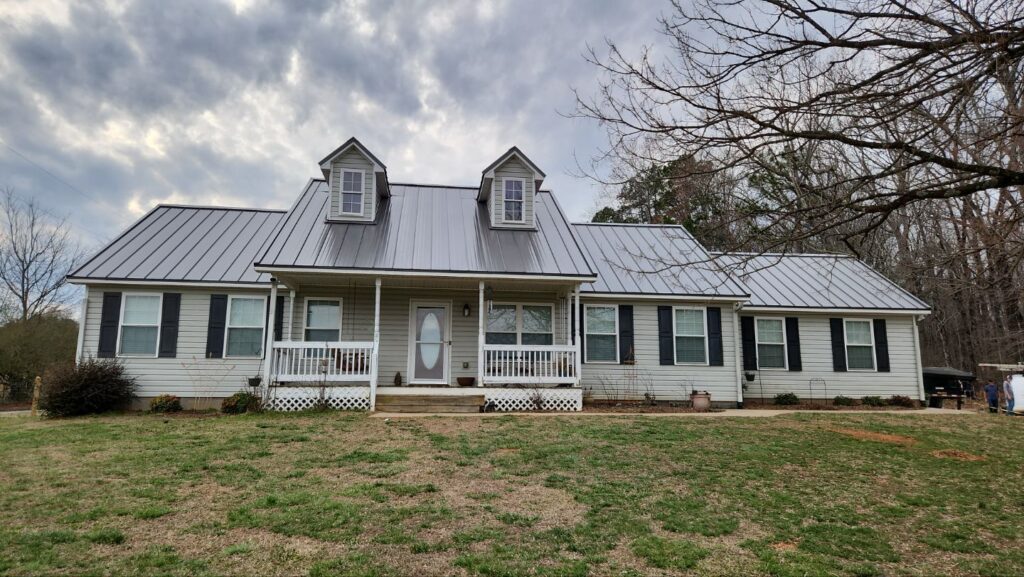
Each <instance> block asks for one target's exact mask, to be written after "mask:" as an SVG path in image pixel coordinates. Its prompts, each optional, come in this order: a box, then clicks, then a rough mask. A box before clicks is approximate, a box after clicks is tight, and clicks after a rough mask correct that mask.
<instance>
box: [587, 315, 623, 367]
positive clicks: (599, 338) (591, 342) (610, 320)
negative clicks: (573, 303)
mask: <svg viewBox="0 0 1024 577" xmlns="http://www.w3.org/2000/svg"><path fill="white" fill-rule="evenodd" d="M583 311H584V315H583V331H584V335H585V336H584V338H585V339H586V342H585V345H586V346H585V347H584V352H585V353H586V362H588V363H617V362H619V307H618V306H600V305H583Z"/></svg>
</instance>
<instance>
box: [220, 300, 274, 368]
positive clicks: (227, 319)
mask: <svg viewBox="0 0 1024 577" xmlns="http://www.w3.org/2000/svg"><path fill="white" fill-rule="evenodd" d="M235 299H259V300H260V301H262V302H263V310H264V311H266V310H267V297H265V296H260V295H228V308H227V311H225V313H224V355H223V357H224V358H225V359H262V358H263V354H264V353H265V352H266V351H264V350H263V349H265V348H266V345H265V342H266V338H267V332H266V331H267V318H266V312H264V318H263V322H262V323H261V324H260V326H259V329H260V352H259V354H257V355H229V354H228V335H229V334H231V329H232V328H236V329H254V328H256V327H255V326H241V327H232V326H231V301H233V300H235Z"/></svg>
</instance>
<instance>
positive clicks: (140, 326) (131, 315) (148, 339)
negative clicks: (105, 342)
mask: <svg viewBox="0 0 1024 577" xmlns="http://www.w3.org/2000/svg"><path fill="white" fill-rule="evenodd" d="M162 299H163V296H162V295H159V294H151V295H147V294H126V295H125V296H124V306H122V307H121V337H120V339H119V344H118V354H120V355H122V356H149V357H155V356H156V346H157V341H158V340H159V337H160V307H161V303H162Z"/></svg>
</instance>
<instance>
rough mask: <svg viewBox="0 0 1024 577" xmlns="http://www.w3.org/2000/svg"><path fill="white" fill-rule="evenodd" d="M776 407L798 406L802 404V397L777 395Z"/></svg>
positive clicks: (784, 394) (790, 394) (793, 394)
mask: <svg viewBox="0 0 1024 577" xmlns="http://www.w3.org/2000/svg"><path fill="white" fill-rule="evenodd" d="M775 404H776V405H798V404H800V397H798V396H796V393H779V394H777V395H775Z"/></svg>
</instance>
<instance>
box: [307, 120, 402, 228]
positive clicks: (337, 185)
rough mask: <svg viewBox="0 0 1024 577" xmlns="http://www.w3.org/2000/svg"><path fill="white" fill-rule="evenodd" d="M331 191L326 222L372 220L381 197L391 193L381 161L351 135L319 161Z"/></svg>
mask: <svg viewBox="0 0 1024 577" xmlns="http://www.w3.org/2000/svg"><path fill="white" fill-rule="evenodd" d="M320 170H321V171H323V173H324V178H325V179H327V184H328V190H329V191H330V195H331V203H330V208H329V209H328V211H327V220H328V221H329V222H375V221H376V219H377V207H378V206H379V205H380V200H381V199H382V198H387V197H389V196H391V189H390V187H389V186H388V173H387V168H386V167H385V166H384V163H383V162H381V161H380V160H379V159H378V158H377V157H376V156H374V155H373V153H371V152H370V151H369V150H368V149H367V148H366V147H365V146H363V144H362V143H361V142H359V141H358V140H356V139H355V137H353V138H350V139H348V140H347V141H346V142H345V144H342V145H341V146H339V147H338V148H337V149H336V150H335V151H334V152H332V153H330V154H328V155H327V156H326V157H325V158H324V159H323V160H321V161H320Z"/></svg>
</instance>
